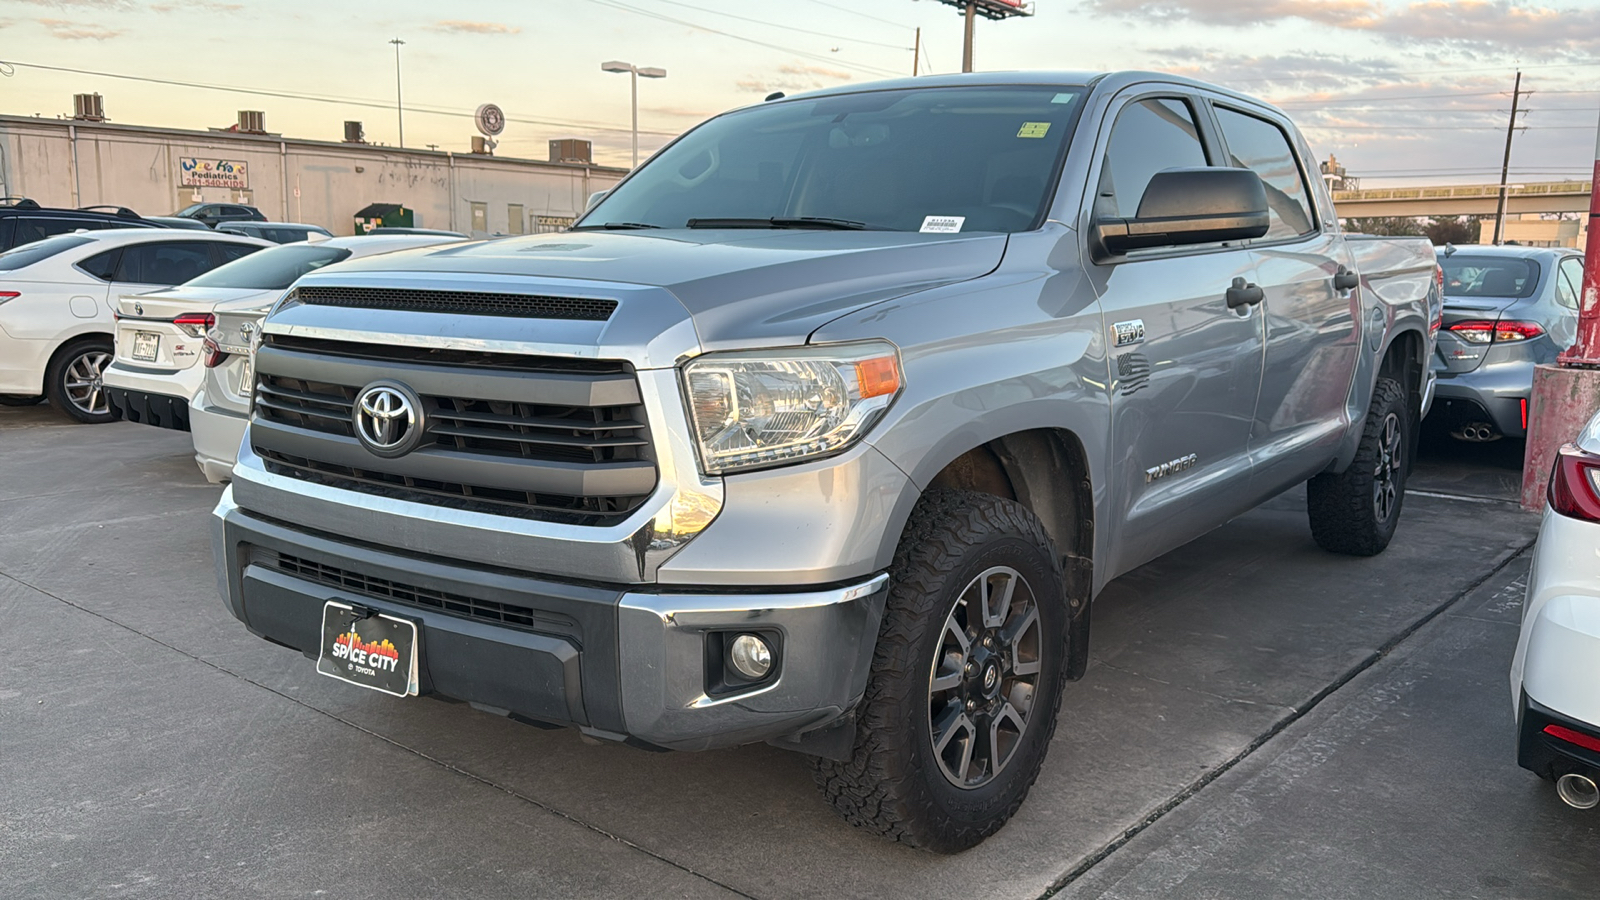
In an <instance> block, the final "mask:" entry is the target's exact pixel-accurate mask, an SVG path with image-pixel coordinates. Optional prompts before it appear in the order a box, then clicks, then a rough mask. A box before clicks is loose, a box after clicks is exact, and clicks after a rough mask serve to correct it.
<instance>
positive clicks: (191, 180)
mask: <svg viewBox="0 0 1600 900" xmlns="http://www.w3.org/2000/svg"><path fill="white" fill-rule="evenodd" d="M178 174H179V179H180V180H179V182H178V183H179V184H180V185H181V186H183V187H215V188H230V189H236V190H245V189H247V188H249V187H250V173H249V171H248V170H247V169H246V168H245V163H244V161H243V160H234V159H202V158H199V157H195V156H184V157H180V158H179V159H178Z"/></svg>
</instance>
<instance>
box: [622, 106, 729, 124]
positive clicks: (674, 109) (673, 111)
mask: <svg viewBox="0 0 1600 900" xmlns="http://www.w3.org/2000/svg"><path fill="white" fill-rule="evenodd" d="M639 111H640V112H645V113H654V114H655V115H658V116H666V117H668V118H674V119H693V120H695V121H696V122H698V121H700V120H702V119H709V118H711V117H712V116H714V115H716V113H714V112H708V111H706V110H703V109H694V108H691V107H685V106H641V107H639Z"/></svg>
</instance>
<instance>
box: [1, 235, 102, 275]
mask: <svg viewBox="0 0 1600 900" xmlns="http://www.w3.org/2000/svg"><path fill="white" fill-rule="evenodd" d="M88 243H92V240H91V239H90V238H86V237H82V236H80V235H75V234H62V235H57V236H56V237H48V238H45V239H44V240H42V241H34V242H33V243H31V244H26V245H24V246H21V247H18V248H16V249H15V250H7V251H6V252H4V253H0V272H9V271H11V270H13V269H20V268H22V267H23V266H31V265H33V264H34V263H36V262H39V261H40V260H43V259H49V258H50V257H52V256H55V255H56V254H57V253H60V252H61V251H63V250H71V249H72V248H73V247H82V246H83V245H84V244H88Z"/></svg>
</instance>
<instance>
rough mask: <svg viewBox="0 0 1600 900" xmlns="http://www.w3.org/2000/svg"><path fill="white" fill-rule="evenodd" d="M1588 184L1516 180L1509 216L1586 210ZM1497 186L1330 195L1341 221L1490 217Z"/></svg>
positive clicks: (1509, 196)
mask: <svg viewBox="0 0 1600 900" xmlns="http://www.w3.org/2000/svg"><path fill="white" fill-rule="evenodd" d="M1591 188H1592V183H1591V182H1588V181H1542V182H1518V183H1515V184H1512V185H1510V186H1509V187H1508V188H1507V189H1506V213H1507V214H1508V215H1534V214H1538V213H1582V212H1588V211H1589V192H1590V190H1591ZM1499 193H1500V186H1499V185H1498V184H1440V185H1430V186H1427V187H1393V188H1366V189H1363V190H1358V191H1338V190H1336V191H1334V192H1333V205H1334V209H1335V210H1336V211H1337V212H1338V214H1339V216H1340V217H1341V218H1352V217H1366V216H1406V217H1417V216H1484V215H1489V216H1492V215H1494V213H1495V205H1496V200H1497V198H1498V197H1499Z"/></svg>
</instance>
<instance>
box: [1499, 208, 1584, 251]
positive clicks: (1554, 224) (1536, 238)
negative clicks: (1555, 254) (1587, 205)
mask: <svg viewBox="0 0 1600 900" xmlns="http://www.w3.org/2000/svg"><path fill="white" fill-rule="evenodd" d="M1587 225H1588V221H1587V219H1586V218H1585V219H1525V218H1522V217H1520V216H1518V217H1513V216H1507V217H1506V226H1505V230H1504V232H1503V233H1502V235H1501V240H1504V241H1516V242H1517V243H1519V244H1522V245H1523V246H1525V247H1577V248H1579V249H1582V248H1583V246H1584V242H1585V241H1586V240H1588V237H1589V229H1588V227H1587ZM1493 242H1494V219H1493V218H1488V219H1484V220H1483V221H1481V222H1479V223H1478V243H1480V244H1489V243H1493Z"/></svg>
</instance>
